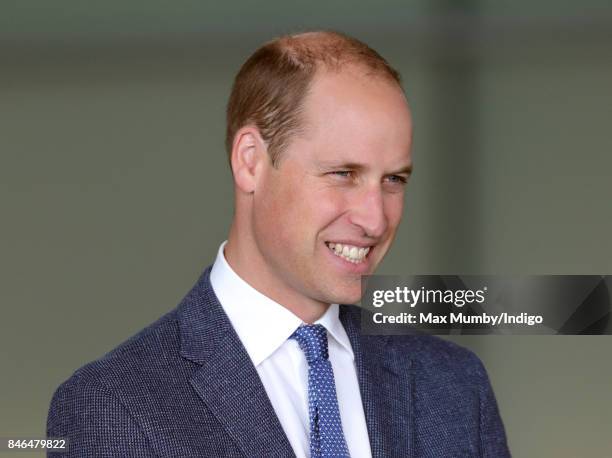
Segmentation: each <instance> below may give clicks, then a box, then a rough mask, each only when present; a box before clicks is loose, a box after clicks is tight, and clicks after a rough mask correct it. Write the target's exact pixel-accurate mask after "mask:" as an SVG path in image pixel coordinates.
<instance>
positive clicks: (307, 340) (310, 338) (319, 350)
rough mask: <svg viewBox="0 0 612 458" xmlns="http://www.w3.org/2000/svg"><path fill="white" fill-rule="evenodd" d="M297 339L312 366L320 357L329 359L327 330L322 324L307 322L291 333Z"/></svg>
mask: <svg viewBox="0 0 612 458" xmlns="http://www.w3.org/2000/svg"><path fill="white" fill-rule="evenodd" d="M291 339H295V340H297V342H298V344H299V345H300V348H301V349H302V351H303V352H304V354H305V355H306V361H308V365H309V366H310V365H311V364H312V363H314V362H315V361H317V360H319V359H328V357H329V353H328V351H327V330H326V329H325V328H324V327H323V326H322V325H320V324H305V325H302V326H300V327H299V328H297V329H296V330H295V332H294V333H293V334H292V335H291Z"/></svg>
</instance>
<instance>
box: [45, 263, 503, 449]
mask: <svg viewBox="0 0 612 458" xmlns="http://www.w3.org/2000/svg"><path fill="white" fill-rule="evenodd" d="M209 273H210V268H208V269H207V270H206V271H205V272H204V273H203V274H202V276H201V278H200V279H199V281H198V282H197V283H196V285H195V286H194V287H193V289H192V290H191V291H190V292H189V294H188V295H187V296H186V297H185V298H184V299H183V301H182V302H181V303H180V304H179V306H178V307H177V308H176V309H174V310H173V311H171V312H169V313H168V314H166V315H165V316H163V317H162V318H160V319H159V320H158V321H157V322H155V323H153V324H152V325H150V326H149V327H147V328H145V329H144V330H142V331H141V332H140V333H138V334H137V335H135V336H134V337H132V338H131V339H129V340H128V341H127V342H125V343H123V344H122V345H120V346H119V347H118V348H116V349H115V350H113V351H111V352H110V353H108V354H107V355H105V356H104V357H102V358H101V359H99V360H97V361H94V362H92V363H90V364H87V365H86V366H84V367H82V368H81V369H79V370H77V371H76V372H75V373H74V374H73V375H72V377H70V378H69V379H68V380H67V381H66V382H64V383H63V384H62V385H61V386H60V387H59V388H58V389H57V391H56V392H55V394H54V396H53V399H52V401H51V408H50V411H49V417H48V422H47V434H48V436H50V437H51V436H52V437H68V438H69V440H70V448H69V451H68V452H67V453H50V455H49V456H51V457H53V456H69V457H153V456H156V457H215V458H216V457H258V458H259V457H291V456H295V455H294V453H293V451H292V449H291V446H290V445H289V441H288V440H287V438H286V436H285V434H284V432H283V429H282V427H281V425H280V422H279V421H278V418H277V417H276V415H275V413H274V410H273V408H272V405H271V404H270V401H269V399H268V397H267V395H266V392H265V389H264V387H263V385H262V383H261V381H260V379H259V376H258V374H257V371H256V369H255V367H254V366H253V364H252V362H251V360H250V359H249V356H248V354H247V352H246V350H245V349H244V347H243V346H242V344H241V342H240V340H239V338H238V336H237V334H236V333H235V331H234V329H233V328H232V326H231V323H230V321H229V319H228V318H227V315H225V313H224V311H223V309H222V307H221V304H219V301H218V299H217V298H216V296H215V294H214V292H213V289H212V287H211V284H210V280H209ZM340 310H341V311H340V318H341V321H342V323H343V325H344V328H345V329H346V332H347V334H348V336H349V338H350V341H351V344H352V346H353V351H354V353H355V359H356V366H357V374H358V380H359V384H360V390H361V398H362V401H363V408H364V412H365V417H366V423H367V427H368V433H369V436H370V443H371V447H372V456H373V457H374V458H383V457H493V458H503V457H507V456H509V452H508V448H507V445H506V438H505V433H504V429H503V425H502V422H501V419H500V417H499V413H498V409H497V404H496V401H495V398H494V396H493V392H492V390H491V386H490V384H489V381H488V378H487V375H486V372H485V370H484V368H483V366H482V364H481V363H480V361H479V360H478V359H477V358H476V356H474V355H473V354H472V353H471V352H469V351H467V350H465V349H463V348H461V347H459V346H457V345H454V344H452V343H449V342H446V341H443V340H441V339H438V338H435V337H431V336H393V337H389V336H365V335H361V334H360V324H359V323H360V321H359V320H360V312H359V309H357V308H356V307H354V306H341V309H340Z"/></svg>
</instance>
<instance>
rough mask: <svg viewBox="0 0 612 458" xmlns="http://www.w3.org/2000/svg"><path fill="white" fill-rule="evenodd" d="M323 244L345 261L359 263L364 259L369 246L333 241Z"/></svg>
mask: <svg viewBox="0 0 612 458" xmlns="http://www.w3.org/2000/svg"><path fill="white" fill-rule="evenodd" d="M325 244H326V245H327V247H328V248H329V249H330V251H331V252H332V253H334V254H335V255H336V256H338V257H340V258H342V259H344V260H345V261H348V262H352V263H353V264H361V263H362V262H363V261H364V260H365V258H366V256H367V255H368V253H369V252H370V248H371V247H367V248H364V247H358V246H355V245H346V244H342V243H333V242H326V243H325Z"/></svg>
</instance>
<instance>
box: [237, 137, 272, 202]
mask: <svg viewBox="0 0 612 458" xmlns="http://www.w3.org/2000/svg"><path fill="white" fill-rule="evenodd" d="M265 154H267V151H266V147H265V144H264V142H263V139H262V138H261V135H260V134H259V130H258V129H257V128H255V127H252V126H246V127H243V128H242V129H240V130H239V131H238V132H236V136H235V137H234V144H233V148H232V156H231V163H232V173H233V175H234V182H235V183H236V186H237V187H238V189H240V190H241V191H243V192H245V193H247V194H250V193H253V192H254V191H255V184H256V181H257V180H256V178H257V170H258V165H259V163H260V161H261V160H262V157H264V155H265Z"/></svg>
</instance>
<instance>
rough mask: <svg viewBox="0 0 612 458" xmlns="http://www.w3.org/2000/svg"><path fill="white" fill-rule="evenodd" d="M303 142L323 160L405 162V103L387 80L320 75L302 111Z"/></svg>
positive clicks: (358, 71)
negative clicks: (332, 158) (363, 159)
mask: <svg viewBox="0 0 612 458" xmlns="http://www.w3.org/2000/svg"><path fill="white" fill-rule="evenodd" d="M303 121H304V127H305V130H304V135H303V136H302V137H303V140H304V141H306V142H310V143H311V147H312V153H313V154H315V155H323V156H325V157H326V159H330V156H331V157H334V158H335V157H338V156H343V157H342V158H341V159H343V160H351V161H356V160H359V158H360V156H364V155H365V156H366V159H368V160H371V159H372V156H373V154H375V156H377V157H378V159H380V160H392V161H400V160H404V161H405V160H406V158H408V159H409V154H410V143H411V139H412V122H411V116H410V111H409V108H408V104H407V101H406V98H405V96H404V94H403V92H402V90H401V88H400V87H399V85H398V84H397V83H395V82H393V81H390V80H388V79H386V78H383V77H381V76H372V75H369V74H368V73H367V72H366V71H365V70H364V69H362V68H347V69H343V70H341V71H339V72H330V71H321V72H320V73H318V74H317V75H316V76H315V78H314V81H313V83H312V85H311V87H310V90H309V93H308V95H307V97H306V99H305V101H304V106H303Z"/></svg>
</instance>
